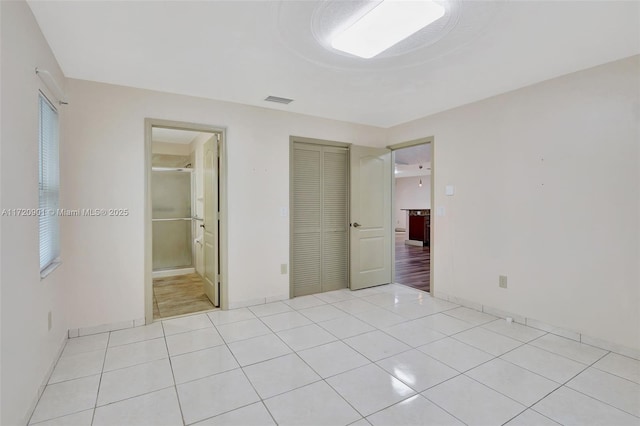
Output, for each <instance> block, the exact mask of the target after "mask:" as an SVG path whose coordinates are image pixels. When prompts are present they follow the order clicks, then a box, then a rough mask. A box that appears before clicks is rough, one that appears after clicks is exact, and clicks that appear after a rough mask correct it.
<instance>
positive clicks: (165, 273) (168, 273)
mask: <svg viewBox="0 0 640 426" xmlns="http://www.w3.org/2000/svg"><path fill="white" fill-rule="evenodd" d="M195 272H196V268H180V269H165V270H162V271H153V272H152V273H151V277H152V278H165V277H175V276H178V275H187V274H193V273H195Z"/></svg>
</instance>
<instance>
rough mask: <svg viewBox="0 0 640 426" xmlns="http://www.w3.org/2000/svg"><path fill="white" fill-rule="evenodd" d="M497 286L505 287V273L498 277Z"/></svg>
mask: <svg viewBox="0 0 640 426" xmlns="http://www.w3.org/2000/svg"><path fill="white" fill-rule="evenodd" d="M498 286H499V287H500V288H507V276H506V275H500V276H499V277H498Z"/></svg>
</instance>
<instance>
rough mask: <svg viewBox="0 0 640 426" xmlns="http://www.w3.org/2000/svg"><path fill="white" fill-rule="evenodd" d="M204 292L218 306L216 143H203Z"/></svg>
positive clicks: (212, 141) (211, 141)
mask: <svg viewBox="0 0 640 426" xmlns="http://www.w3.org/2000/svg"><path fill="white" fill-rule="evenodd" d="M203 172H204V173H203V174H204V224H203V226H204V292H205V294H206V295H207V297H208V298H209V299H210V300H211V303H213V305H214V306H220V300H219V294H220V292H219V291H218V286H219V280H218V143H217V140H216V137H212V138H211V139H209V140H208V141H207V142H205V144H204V170H203Z"/></svg>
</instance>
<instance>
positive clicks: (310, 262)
mask: <svg viewBox="0 0 640 426" xmlns="http://www.w3.org/2000/svg"><path fill="white" fill-rule="evenodd" d="M290 142H291V151H290V173H291V175H290V197H291V198H290V211H291V217H290V239H291V241H290V245H289V247H290V256H289V259H290V264H291V274H290V296H291V297H296V296H303V295H309V294H314V293H321V292H325V291H331V290H337V289H346V288H350V289H351V290H357V289H364V288H368V287H373V286H377V285H382V284H389V283H391V282H392V265H391V259H392V240H393V235H392V229H391V223H392V220H391V216H392V214H391V213H392V212H391V203H390V200H391V183H392V167H391V151H390V150H389V149H388V148H372V147H364V146H357V145H353V144H347V143H342V142H328V141H320V140H315V139H310V138H302V137H293V136H292V137H291V138H290Z"/></svg>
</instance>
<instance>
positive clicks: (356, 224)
mask: <svg viewBox="0 0 640 426" xmlns="http://www.w3.org/2000/svg"><path fill="white" fill-rule="evenodd" d="M361 226H362V225H360V224H359V223H358V222H353V227H354V228H359V227H361Z"/></svg>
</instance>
